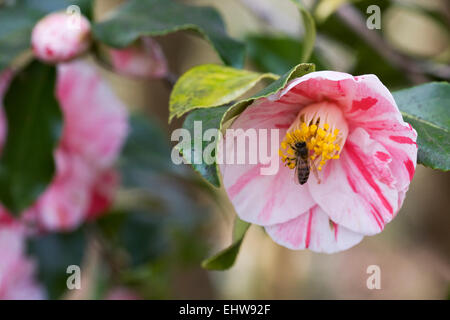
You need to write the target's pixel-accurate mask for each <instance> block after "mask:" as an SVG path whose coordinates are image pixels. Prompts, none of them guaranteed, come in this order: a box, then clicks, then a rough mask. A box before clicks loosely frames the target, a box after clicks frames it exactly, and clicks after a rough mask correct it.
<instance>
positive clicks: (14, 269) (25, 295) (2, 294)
mask: <svg viewBox="0 0 450 320" xmlns="http://www.w3.org/2000/svg"><path fill="white" fill-rule="evenodd" d="M2 216H4V213H2V210H1V209H0V221H1V220H2ZM0 252H1V259H0V300H40V299H44V298H45V293H44V290H43V288H42V287H41V286H40V285H39V284H38V283H37V282H36V280H35V264H34V262H33V261H32V260H30V258H28V257H26V256H25V253H24V252H25V234H24V228H23V227H21V226H20V225H19V224H17V223H14V222H13V221H9V222H8V223H5V221H3V224H1V225H0Z"/></svg>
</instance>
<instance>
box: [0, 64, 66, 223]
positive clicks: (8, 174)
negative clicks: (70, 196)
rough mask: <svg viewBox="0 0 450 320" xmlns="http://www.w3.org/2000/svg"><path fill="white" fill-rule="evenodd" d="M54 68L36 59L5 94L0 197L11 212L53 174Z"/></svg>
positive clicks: (57, 122)
mask: <svg viewBox="0 0 450 320" xmlns="http://www.w3.org/2000/svg"><path fill="white" fill-rule="evenodd" d="M55 82H56V70H55V68H54V67H50V66H47V65H44V64H41V63H39V62H33V63H31V64H30V65H29V66H28V67H27V68H26V69H25V70H23V71H22V72H21V73H19V74H17V75H16V77H15V78H14V80H13V81H12V83H11V86H10V88H9V90H8V92H7V94H6V96H5V100H4V108H5V114H6V119H7V128H8V133H7V137H6V143H5V146H4V149H3V152H2V155H1V158H0V200H1V202H2V204H4V205H5V206H6V207H7V208H8V209H9V210H10V211H11V212H12V213H15V214H19V213H20V212H21V211H22V210H24V209H26V208H27V207H28V206H30V205H32V204H33V202H34V201H35V200H36V198H37V197H38V196H39V195H40V194H41V193H42V192H43V191H44V190H45V188H46V187H47V185H48V184H49V183H50V181H51V179H52V178H53V174H54V171H55V164H54V159H53V151H54V149H55V148H56V146H57V144H58V141H59V138H60V135H61V125H62V115H61V110H60V108H59V104H58V101H57V100H56V98H55Z"/></svg>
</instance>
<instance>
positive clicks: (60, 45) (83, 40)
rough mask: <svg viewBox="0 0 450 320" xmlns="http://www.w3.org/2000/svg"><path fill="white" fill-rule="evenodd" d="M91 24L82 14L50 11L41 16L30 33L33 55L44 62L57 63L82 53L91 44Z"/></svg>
mask: <svg viewBox="0 0 450 320" xmlns="http://www.w3.org/2000/svg"><path fill="white" fill-rule="evenodd" d="M90 34H91V24H90V23H89V20H87V19H86V18H85V17H84V16H82V15H70V14H67V13H65V12H56V13H51V14H49V15H47V16H45V17H44V18H42V19H41V20H40V21H39V22H38V23H37V24H36V26H35V27H34V29H33V32H32V34H31V47H32V49H33V53H34V55H35V56H36V57H37V58H38V59H40V60H42V61H45V62H49V63H59V62H65V61H68V60H71V59H73V58H76V57H78V56H79V55H81V54H83V53H84V52H85V51H86V50H87V49H88V48H89V46H90V44H91V36H90Z"/></svg>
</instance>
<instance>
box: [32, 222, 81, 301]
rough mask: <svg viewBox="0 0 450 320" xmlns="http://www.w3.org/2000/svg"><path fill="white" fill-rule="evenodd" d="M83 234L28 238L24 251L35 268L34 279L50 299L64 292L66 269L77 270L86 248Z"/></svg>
mask: <svg viewBox="0 0 450 320" xmlns="http://www.w3.org/2000/svg"><path fill="white" fill-rule="evenodd" d="M86 242H87V241H86V234H85V230H83V229H79V230H77V231H74V232H71V233H52V234H47V235H43V236H38V237H32V238H28V240H27V250H28V254H30V255H31V256H32V257H33V259H34V260H35V261H36V263H37V266H38V272H37V273H38V278H39V281H40V282H41V283H43V284H44V285H45V287H46V289H47V294H48V296H49V298H50V299H57V298H59V297H61V295H62V294H63V293H64V292H65V291H66V290H67V278H68V277H69V276H70V275H71V274H68V273H67V267H69V266H71V265H76V266H79V267H81V263H82V260H83V255H84V251H85V248H86Z"/></svg>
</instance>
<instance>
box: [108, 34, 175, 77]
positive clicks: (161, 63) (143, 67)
mask: <svg viewBox="0 0 450 320" xmlns="http://www.w3.org/2000/svg"><path fill="white" fill-rule="evenodd" d="M109 53H110V56H111V63H112V65H113V67H114V69H115V71H117V72H118V73H121V74H123V75H126V76H132V77H138V78H147V79H152V78H162V77H164V76H166V74H167V71H168V70H167V61H166V58H165V56H164V53H163V51H162V49H161V47H160V45H159V44H158V42H156V41H155V40H153V39H152V38H149V37H144V38H141V39H140V40H139V42H138V44H136V45H133V46H130V47H128V48H125V49H110V50H109Z"/></svg>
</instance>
